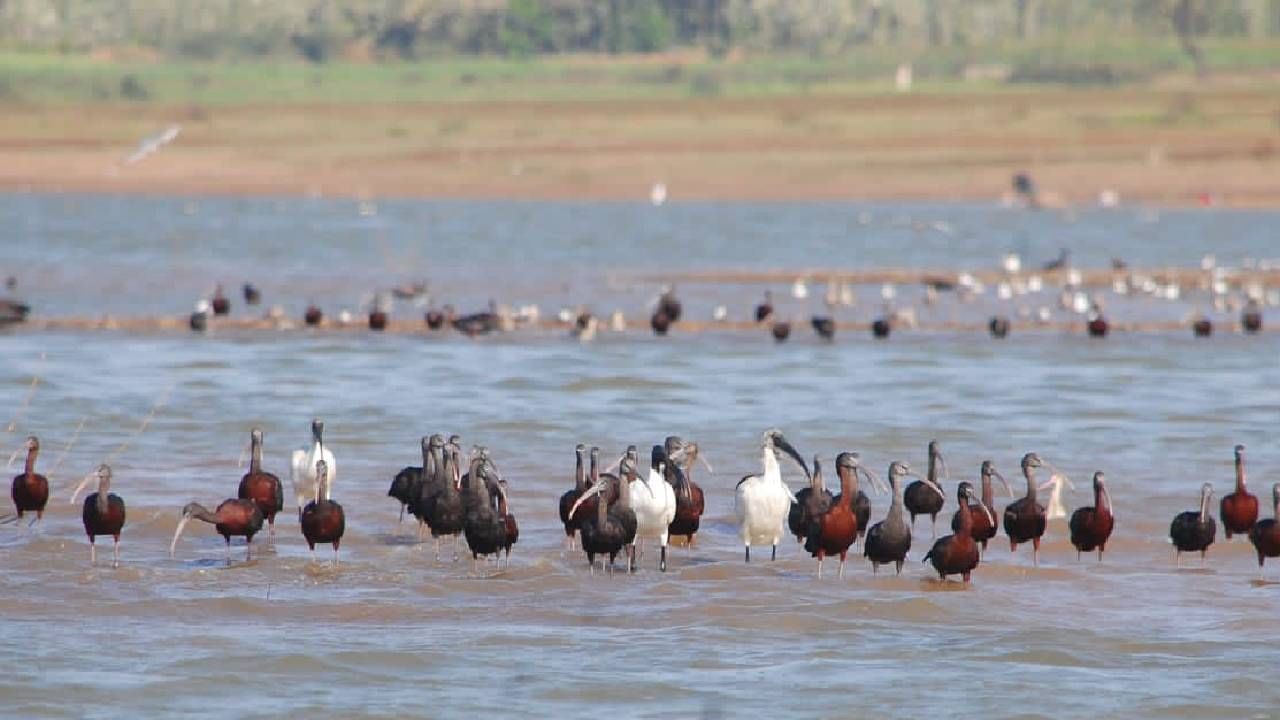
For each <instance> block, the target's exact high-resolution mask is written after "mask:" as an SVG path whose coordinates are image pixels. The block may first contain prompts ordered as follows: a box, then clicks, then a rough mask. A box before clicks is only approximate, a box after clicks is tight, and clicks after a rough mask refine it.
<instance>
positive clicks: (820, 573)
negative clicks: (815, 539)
mask: <svg viewBox="0 0 1280 720" xmlns="http://www.w3.org/2000/svg"><path fill="white" fill-rule="evenodd" d="M818 579H819V580H821V579H822V553H818Z"/></svg>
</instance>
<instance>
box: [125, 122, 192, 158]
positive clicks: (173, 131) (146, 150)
mask: <svg viewBox="0 0 1280 720" xmlns="http://www.w3.org/2000/svg"><path fill="white" fill-rule="evenodd" d="M181 130H182V127H181V126H180V125H170V126H169V127H167V128H165V129H164V130H163V131H161V132H160V134H158V135H153V136H151V137H148V138H143V139H142V142H140V143H138V149H137V150H134V151H133V152H132V153H130V154H129V157H127V158H125V159H124V164H125V165H132V164H134V163H136V162H138V161H139V160H141V159H143V158H145V157H146V156H148V155H150V154H151V153H153V152H155V151H157V150H159V149H160V148H162V147H164V146H165V145H168V144H169V143H171V142H173V141H174V140H175V139H177V137H178V133H179V132H180V131H181Z"/></svg>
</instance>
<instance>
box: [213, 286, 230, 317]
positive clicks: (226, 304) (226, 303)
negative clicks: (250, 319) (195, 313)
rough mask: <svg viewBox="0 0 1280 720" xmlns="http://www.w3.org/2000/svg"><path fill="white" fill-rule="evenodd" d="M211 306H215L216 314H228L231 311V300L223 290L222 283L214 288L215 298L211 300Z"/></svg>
mask: <svg viewBox="0 0 1280 720" xmlns="http://www.w3.org/2000/svg"><path fill="white" fill-rule="evenodd" d="M209 306H210V307H212V308H213V314H214V315H226V314H228V313H230V312H231V300H230V299H228V298H227V296H226V293H224V292H222V284H221V283H219V284H218V285H216V286H215V287H214V288H213V299H212V300H210V301H209Z"/></svg>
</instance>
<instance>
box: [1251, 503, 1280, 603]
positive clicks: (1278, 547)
mask: <svg viewBox="0 0 1280 720" xmlns="http://www.w3.org/2000/svg"><path fill="white" fill-rule="evenodd" d="M1271 511H1272V513H1273V516H1272V517H1269V518H1267V519H1265V520H1259V521H1258V522H1256V523H1254V525H1253V527H1252V528H1251V529H1250V530H1249V542H1251V543H1253V549H1254V550H1257V551H1258V579H1259V580H1261V579H1263V578H1264V577H1265V576H1264V575H1263V570H1262V566H1263V563H1265V562H1266V560H1267V558H1269V557H1272V558H1273V557H1280V483H1276V484H1275V485H1272V486H1271Z"/></svg>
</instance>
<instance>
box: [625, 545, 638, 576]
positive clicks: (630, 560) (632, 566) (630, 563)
mask: <svg viewBox="0 0 1280 720" xmlns="http://www.w3.org/2000/svg"><path fill="white" fill-rule="evenodd" d="M635 571H636V546H635V545H632V546H631V552H630V553H629V555H628V556H627V572H629V573H634V572H635Z"/></svg>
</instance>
